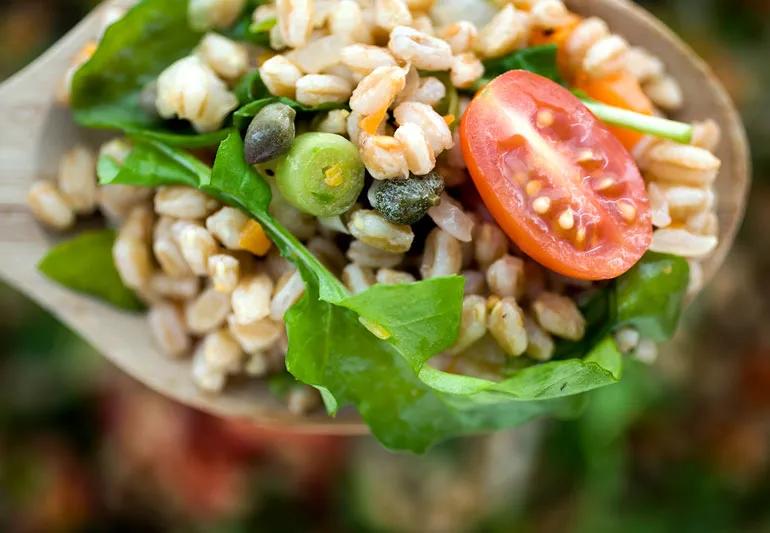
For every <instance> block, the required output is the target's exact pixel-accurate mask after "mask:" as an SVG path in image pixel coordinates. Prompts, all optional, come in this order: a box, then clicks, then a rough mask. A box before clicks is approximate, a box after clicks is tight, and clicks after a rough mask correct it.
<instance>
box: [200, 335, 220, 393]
mask: <svg viewBox="0 0 770 533" xmlns="http://www.w3.org/2000/svg"><path fill="white" fill-rule="evenodd" d="M192 377H193V381H194V382H195V384H196V385H197V386H198V387H199V388H200V389H202V390H204V391H206V392H212V393H216V392H221V390H222V389H223V388H224V386H225V381H226V380H227V373H226V372H225V371H223V370H220V369H215V368H212V367H211V366H210V365H209V363H208V361H207V360H206V356H205V351H204V343H203V342H200V343H198V346H197V347H196V348H195V351H194V352H193V362H192Z"/></svg>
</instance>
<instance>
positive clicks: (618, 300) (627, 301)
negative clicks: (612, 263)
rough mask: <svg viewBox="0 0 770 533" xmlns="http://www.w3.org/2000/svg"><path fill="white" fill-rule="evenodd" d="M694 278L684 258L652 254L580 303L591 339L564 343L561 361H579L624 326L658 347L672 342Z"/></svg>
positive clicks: (559, 350)
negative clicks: (574, 357) (690, 278)
mask: <svg viewBox="0 0 770 533" xmlns="http://www.w3.org/2000/svg"><path fill="white" fill-rule="evenodd" d="M689 277H690V276H689V267H688V265H687V261H686V260H684V259H683V258H681V257H677V256H673V255H665V254H659V253H655V252H647V253H646V254H645V255H644V257H642V259H641V260H640V261H639V262H638V263H637V264H636V265H635V266H634V267H633V268H632V269H631V270H629V271H628V272H626V273H625V274H623V275H622V276H620V277H619V278H618V279H616V280H614V281H612V282H611V283H609V284H608V285H607V286H605V287H604V288H602V289H600V290H598V291H596V292H594V293H592V294H590V295H588V297H587V298H586V299H585V301H583V302H581V305H580V307H581V311H582V312H583V315H584V316H585V317H586V323H587V328H586V334H585V336H584V337H583V339H582V340H580V341H578V342H568V341H562V342H560V343H559V344H558V345H557V347H556V356H557V357H569V356H580V355H581V354H584V353H586V351H587V350H589V349H591V347H592V346H594V345H595V344H596V343H597V341H598V340H599V339H601V338H604V337H606V336H607V335H608V334H609V333H611V332H612V331H614V330H616V329H617V328H619V327H621V326H633V327H635V328H636V329H638V330H639V332H640V333H641V334H642V335H644V336H645V337H650V338H652V339H654V340H656V341H665V340H668V339H670V338H671V336H672V335H673V334H674V332H675V331H676V327H677V324H678V323H679V317H680V315H681V312H682V307H683V303H684V297H685V294H686V293H687V285H688V283H689Z"/></svg>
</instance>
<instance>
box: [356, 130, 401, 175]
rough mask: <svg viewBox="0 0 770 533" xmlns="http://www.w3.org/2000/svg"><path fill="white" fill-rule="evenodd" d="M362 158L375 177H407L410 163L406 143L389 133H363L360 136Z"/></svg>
mask: <svg viewBox="0 0 770 533" xmlns="http://www.w3.org/2000/svg"><path fill="white" fill-rule="evenodd" d="M359 142H360V146H361V148H360V154H361V160H362V161H363V163H364V165H365V166H366V170H368V171H369V174H371V175H372V177H373V178H374V179H378V180H383V179H392V178H407V177H408V176H409V164H408V162H407V159H406V150H405V148H404V145H403V144H402V143H401V141H399V140H398V139H395V138H394V137H389V136H387V135H367V134H363V135H361V137H360V138H359Z"/></svg>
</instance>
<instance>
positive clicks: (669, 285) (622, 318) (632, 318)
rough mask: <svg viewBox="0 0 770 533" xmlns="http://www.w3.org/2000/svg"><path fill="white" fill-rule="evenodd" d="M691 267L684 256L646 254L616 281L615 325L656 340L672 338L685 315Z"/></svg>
mask: <svg viewBox="0 0 770 533" xmlns="http://www.w3.org/2000/svg"><path fill="white" fill-rule="evenodd" d="M689 279H690V268H689V266H688V264H687V261H685V260H684V259H683V258H681V257H677V256H673V255H664V254H659V253H655V252H647V254H645V256H644V257H643V258H642V260H641V261H639V263H637V264H636V265H635V266H634V267H633V268H632V269H631V270H629V271H628V272H626V273H625V274H623V275H622V276H621V277H620V278H619V279H618V280H617V282H616V285H615V293H616V301H617V304H616V305H617V313H616V322H617V324H618V325H619V326H622V325H629V326H633V327H635V328H636V329H638V330H639V332H640V333H641V334H642V335H644V336H645V337H650V338H652V339H653V340H656V341H664V340H667V339H670V338H671V336H672V335H673V334H674V332H675V331H676V327H677V324H678V323H679V316H680V315H681V313H682V306H683V304H684V297H685V293H686V292H687V285H688V283H689Z"/></svg>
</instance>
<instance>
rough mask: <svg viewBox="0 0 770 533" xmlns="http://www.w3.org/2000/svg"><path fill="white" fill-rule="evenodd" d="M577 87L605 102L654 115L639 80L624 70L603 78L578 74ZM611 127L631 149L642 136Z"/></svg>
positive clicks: (591, 96) (625, 129)
mask: <svg viewBox="0 0 770 533" xmlns="http://www.w3.org/2000/svg"><path fill="white" fill-rule="evenodd" d="M575 87H576V88H577V89H580V90H582V91H584V92H585V93H586V94H587V95H588V96H589V97H590V98H593V99H595V100H598V101H599V102H602V103H603V104H608V105H611V106H615V107H619V108H621V109H628V110H630V111H635V112H637V113H642V114H644V115H652V113H653V110H654V107H653V105H652V102H650V99H649V98H647V95H645V94H644V92H643V91H642V88H641V87H640V86H639V82H637V81H636V78H634V77H633V76H632V75H631V74H629V73H628V72H626V71H624V70H621V71H619V72H617V73H615V74H611V75H609V76H605V77H603V78H593V77H591V76H587V75H578V76H577V78H576V79H575ZM609 129H610V131H611V132H612V133H613V134H614V135H615V137H617V138H618V139H619V140H620V142H622V143H623V146H625V147H626V148H628V149H629V150H630V149H631V148H633V147H634V146H635V145H636V143H638V142H639V140H640V139H641V138H642V134H641V133H638V132H635V131H633V130H630V129H627V128H621V127H617V126H611V127H610V128H609Z"/></svg>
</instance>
